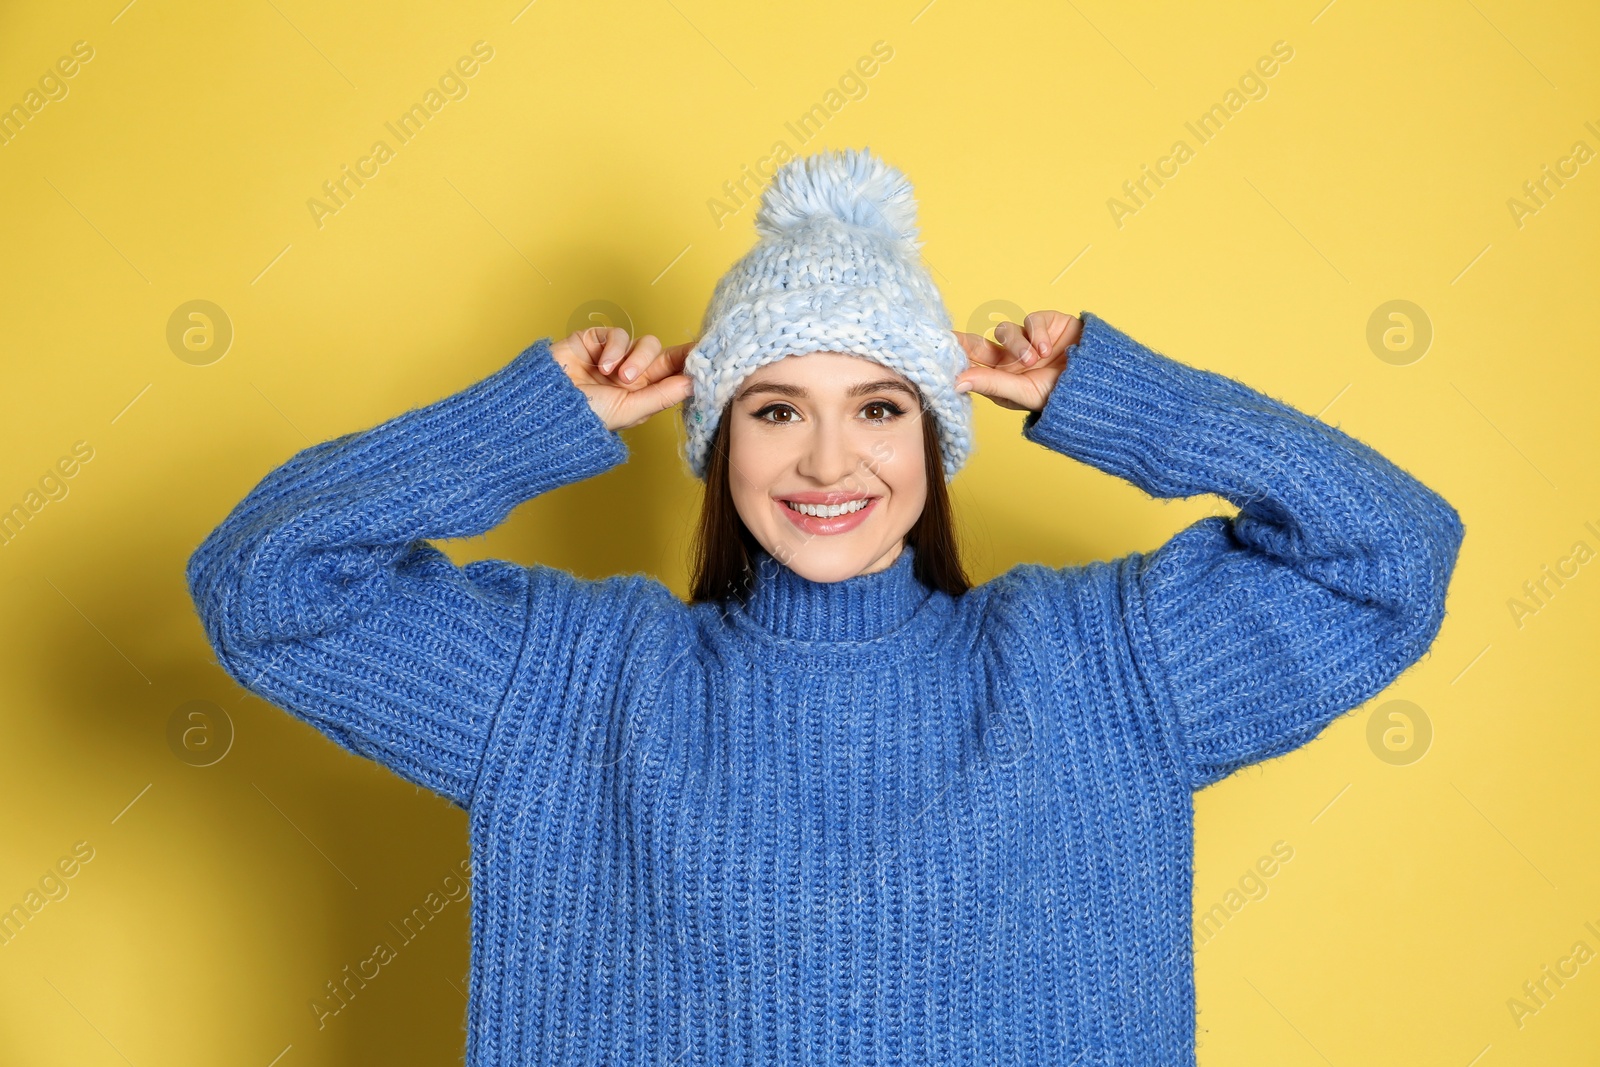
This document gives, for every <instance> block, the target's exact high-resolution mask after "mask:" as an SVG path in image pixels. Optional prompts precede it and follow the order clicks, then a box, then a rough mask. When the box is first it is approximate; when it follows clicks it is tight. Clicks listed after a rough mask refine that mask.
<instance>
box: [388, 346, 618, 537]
mask: <svg viewBox="0 0 1600 1067" xmlns="http://www.w3.org/2000/svg"><path fill="white" fill-rule="evenodd" d="M423 410H424V413H425V418H424V421H423V423H422V425H421V426H419V427H418V428H417V429H418V431H419V433H420V435H421V437H422V438H423V440H425V441H432V442H438V447H440V448H443V449H447V450H449V451H450V453H451V455H449V456H448V457H446V458H448V459H449V460H450V461H451V465H452V466H454V467H455V468H456V469H458V470H459V471H460V472H461V473H463V474H466V473H468V472H471V477H472V480H471V484H472V486H473V488H474V490H475V491H477V492H481V493H482V494H485V495H490V496H498V497H500V498H501V499H502V501H503V502H504V503H506V504H509V505H512V506H514V505H515V504H517V503H520V502H522V501H524V500H528V499H530V498H532V497H534V496H536V495H538V494H539V493H542V492H545V491H547V490H549V489H551V488H554V487H555V486H560V485H565V484H568V483H570V482H576V481H581V480H583V479H585V478H589V477H592V476H594V475H597V474H600V473H602V472H604V471H606V470H609V469H610V468H612V467H614V466H616V465H617V464H619V463H622V462H623V461H625V460H626V459H627V458H628V448H627V445H626V444H625V443H624V442H623V440H622V436H621V434H619V433H618V432H617V431H615V430H612V429H609V428H608V427H607V426H606V425H605V423H604V422H602V421H601V419H600V416H599V415H597V414H596V413H595V411H594V409H593V408H591V407H590V406H589V401H588V398H587V397H586V396H585V395H584V394H583V392H582V391H581V390H580V389H579V388H578V387H577V385H576V384H575V383H574V382H573V381H572V379H571V378H570V377H568V375H567V372H566V371H565V370H564V369H563V368H562V367H561V365H560V364H559V363H557V362H556V361H555V358H554V356H553V355H552V354H551V352H550V339H549V338H547V337H546V338H540V339H539V340H538V341H535V342H534V343H533V344H531V345H529V346H528V347H527V348H525V349H524V350H523V351H522V352H521V353H519V354H518V355H517V356H516V358H514V359H513V360H511V362H509V363H507V364H506V365H505V366H504V367H502V368H500V369H499V370H497V371H495V372H494V373H492V374H490V375H489V376H488V377H486V378H483V379H480V380H479V381H477V382H474V383H473V384H472V385H470V386H468V387H467V388H465V389H463V390H462V391H461V392H459V393H456V394H455V395H453V396H451V397H448V398H446V399H445V400H444V401H443V402H441V403H438V404H435V405H433V406H432V407H430V408H426V409H423Z"/></svg>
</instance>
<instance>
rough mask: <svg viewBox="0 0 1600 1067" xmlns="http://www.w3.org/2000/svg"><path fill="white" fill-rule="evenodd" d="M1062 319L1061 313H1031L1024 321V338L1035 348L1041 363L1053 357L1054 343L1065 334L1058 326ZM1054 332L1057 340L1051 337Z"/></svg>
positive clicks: (1035, 353)
mask: <svg viewBox="0 0 1600 1067" xmlns="http://www.w3.org/2000/svg"><path fill="white" fill-rule="evenodd" d="M1060 317H1061V313H1060V312H1059V311H1031V312H1029V313H1028V315H1027V316H1026V317H1025V318H1024V319H1023V320H1022V333H1023V336H1025V337H1026V338H1027V340H1028V344H1030V345H1032V346H1033V351H1034V355H1035V356H1036V357H1037V358H1038V360H1039V361H1040V362H1043V361H1045V360H1047V359H1049V358H1050V357H1051V355H1052V354H1053V353H1052V352H1051V351H1050V349H1051V348H1052V347H1053V343H1054V341H1055V340H1057V339H1059V337H1060V336H1061V335H1062V334H1063V333H1064V331H1063V330H1061V329H1059V328H1057V325H1056V324H1057V322H1058V320H1059V319H1060ZM1052 332H1054V333H1055V334H1056V335H1057V336H1056V337H1055V338H1052V337H1051V336H1050V335H1051V333H1052Z"/></svg>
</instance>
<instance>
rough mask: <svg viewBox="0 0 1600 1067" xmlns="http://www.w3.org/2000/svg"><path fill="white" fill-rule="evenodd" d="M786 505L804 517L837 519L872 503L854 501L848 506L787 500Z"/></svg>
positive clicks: (868, 501)
mask: <svg viewBox="0 0 1600 1067" xmlns="http://www.w3.org/2000/svg"><path fill="white" fill-rule="evenodd" d="M784 503H785V504H788V505H789V506H790V507H791V508H793V509H794V510H796V511H798V512H800V513H801V514H802V515H810V516H811V517H812V518H816V519H836V518H838V517H839V516H840V515H848V514H850V513H851V512H853V511H860V510H861V509H862V508H864V507H866V506H867V505H868V504H870V503H872V501H870V500H852V501H850V502H849V503H847V504H796V503H795V502H794V501H792V500H786V501H784Z"/></svg>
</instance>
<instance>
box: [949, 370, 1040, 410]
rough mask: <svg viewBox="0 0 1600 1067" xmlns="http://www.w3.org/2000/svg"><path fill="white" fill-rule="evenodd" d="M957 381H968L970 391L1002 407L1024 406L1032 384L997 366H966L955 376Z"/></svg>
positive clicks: (1030, 392) (1031, 391)
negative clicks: (980, 394)
mask: <svg viewBox="0 0 1600 1067" xmlns="http://www.w3.org/2000/svg"><path fill="white" fill-rule="evenodd" d="M956 380H957V383H958V384H959V383H963V382H965V383H969V384H970V385H971V386H972V388H971V390H970V391H971V392H974V393H982V394H983V395H984V396H986V397H988V398H989V399H990V400H993V401H994V402H995V403H996V404H999V405H1000V406H1002V407H1026V406H1027V403H1028V398H1029V397H1030V396H1031V395H1032V393H1033V385H1032V383H1031V382H1029V381H1027V380H1026V379H1024V378H1023V377H1021V376H1020V375H1017V374H1013V373H1012V372H1011V371H1008V370H1005V369H1003V368H998V367H982V366H978V367H968V368H967V369H966V370H964V371H962V372H961V373H960V374H959V375H957V376H956Z"/></svg>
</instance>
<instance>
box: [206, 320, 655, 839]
mask: <svg viewBox="0 0 1600 1067" xmlns="http://www.w3.org/2000/svg"><path fill="white" fill-rule="evenodd" d="M627 454H628V452H627V448H626V446H625V445H624V444H623V442H622V439H621V437H620V436H619V435H618V434H617V433H616V432H615V431H614V430H612V429H610V428H608V426H607V425H606V423H605V422H603V421H602V420H601V418H600V417H598V416H597V415H596V413H595V410H594V409H593V408H592V407H591V405H590V403H589V402H588V401H587V400H586V398H585V396H584V394H583V393H582V392H580V391H579V389H578V388H577V387H576V385H575V383H574V381H573V379H571V378H569V377H568V375H567V373H566V372H565V371H564V370H563V368H562V365H560V364H558V363H557V362H556V360H555V359H553V358H552V354H551V344H550V342H549V339H548V338H546V339H541V340H540V341H538V342H536V343H535V344H533V345H531V346H529V347H528V348H527V349H525V350H524V351H523V352H522V353H521V354H519V355H518V356H517V357H516V358H514V359H513V360H511V362H510V363H508V364H507V365H505V366H504V367H502V368H501V369H499V370H497V371H495V372H494V373H493V374H491V375H489V376H488V377H487V378H484V379H482V380H480V381H478V382H476V383H474V384H473V385H471V386H468V387H467V388H465V389H463V390H462V391H460V392H458V393H456V394H454V395H452V396H449V397H446V398H444V399H442V400H439V401H437V402H435V403H433V404H430V405H428V406H426V407H420V408H416V409H413V410H411V411H408V412H406V413H404V414H402V415H399V416H397V417H395V418H392V419H390V420H388V421H387V422H384V423H382V424H380V425H378V426H375V427H373V428H372V429H369V430H365V431H362V432H359V433H352V434H346V435H345V436H343V437H339V438H336V439H335V440H332V441H327V442H324V443H322V444H319V445H315V446H312V447H310V448H307V449H305V450H303V451H301V452H299V453H297V454H296V455H294V456H293V457H291V458H290V459H289V460H288V461H287V462H285V463H284V464H283V465H282V466H280V467H279V468H277V469H276V470H274V471H273V472H271V473H270V474H268V475H267V476H266V477H265V478H264V479H262V480H261V482H260V483H259V484H258V485H257V486H256V487H255V488H254V489H252V490H251V491H250V493H249V494H248V495H247V496H246V497H245V498H244V499H243V500H242V501H241V502H240V503H239V504H238V505H237V506H236V507H234V509H233V511H232V512H231V513H230V514H229V515H228V516H227V518H225V519H224V520H223V521H222V523H221V524H220V525H219V526H217V528H216V529H215V530H213V531H212V532H211V534H210V535H209V536H208V537H207V538H206V539H205V540H204V542H202V543H201V544H200V546H199V547H198V548H197V549H196V550H195V551H194V553H193V555H192V556H191V557H190V559H189V563H188V567H187V578H188V584H189V590H190V594H191V596H192V597H193V599H194V603H195V607H196V609H197V610H198V612H199V615H200V618H201V620H202V622H203V623H204V626H205V630H206V634H207V637H208V638H209V639H210V642H211V645H212V647H213V649H214V650H215V652H216V655H217V659H218V661H219V662H220V663H221V665H222V666H223V668H224V669H225V670H227V672H228V673H229V674H230V675H232V676H233V677H234V678H235V679H237V680H238V681H239V682H240V683H241V684H243V685H244V686H245V687H247V688H249V689H251V690H253V691H255V692H256V693H259V694H260V695H261V696H263V697H265V698H266V699H268V700H270V701H272V702H273V703H275V704H278V705H279V706H281V707H283V708H285V709H287V710H288V711H290V712H292V713H293V714H295V715H296V716H297V717H299V718H301V719H303V720H304V721H306V722H308V723H310V724H311V725H312V726H315V727H316V728H317V729H319V730H320V731H322V732H323V733H324V734H326V735H328V736H329V737H330V738H332V739H333V740H334V741H336V742H338V743H339V744H340V745H342V746H343V747H345V748H346V749H348V750H350V751H352V752H355V753H357V754H359V755H362V756H366V757H368V758H371V759H374V760H377V761H378V762H380V763H382V764H384V765H385V766H387V767H389V768H390V769H391V770H393V771H394V772H395V773H397V774H399V775H400V776H401V777H403V778H406V779H407V780H409V781H412V782H414V783H416V784H418V785H422V786H425V787H427V788H428V789H431V790H433V791H434V792H437V793H439V794H441V795H443V796H445V797H447V798H448V799H450V800H451V801H453V802H454V803H456V804H458V805H460V806H461V807H467V806H469V804H470V802H471V799H472V795H473V790H474V786H475V783H476V781H477V778H478V774H479V770H480V766H481V763H482V760H483V757H484V750H485V746H486V743H487V739H488V736H489V730H490V727H491V725H492V724H493V721H494V718H495V715H496V713H497V710H498V708H499V705H500V701H501V699H502V697H503V696H504V694H505V692H506V689H507V686H508V684H509V682H510V679H511V677H512V673H513V671H514V669H515V667H516V664H517V659H518V656H519V654H520V653H521V650H522V648H523V647H524V644H525V633H526V631H527V630H528V627H529V618H530V612H529V600H530V595H532V594H533V593H534V592H535V587H537V595H538V597H539V598H540V603H539V605H538V606H539V608H540V611H541V613H542V614H550V615H553V616H568V615H569V614H570V611H569V608H568V606H566V605H562V604H555V603H549V600H550V599H551V598H556V597H561V596H566V597H574V596H576V595H577V594H578V591H579V590H580V588H581V587H582V586H583V583H580V582H578V581H577V580H576V579H572V578H570V577H569V576H565V575H562V574H561V573H559V572H549V569H548V568H535V569H534V570H530V569H528V568H525V567H523V566H520V565H517V564H514V563H510V562H505V561H501V560H484V561H481V562H477V563H470V564H467V565H466V566H464V567H457V566H455V565H454V564H453V563H451V562H450V560H449V559H448V558H447V557H446V556H445V554H444V553H443V552H442V551H440V550H439V549H437V548H435V547H434V546H432V545H430V544H428V543H427V542H426V541H425V540H424V539H425V538H449V537H470V536H474V535H476V534H481V533H484V532H486V531H488V530H490V529H492V528H493V527H495V526H497V525H498V524H499V523H500V522H501V521H503V520H504V519H505V518H506V516H507V515H508V514H509V513H510V512H511V510H512V509H513V508H515V507H516V506H517V505H518V504H519V503H521V502H523V501H525V500H528V499H529V498H531V497H535V496H538V495H539V494H541V493H544V492H546V491H548V490H550V489H553V488H555V487H557V486H560V485H565V484H567V483H570V482H576V481H579V480H582V479H584V478H588V477H591V476H593V475H596V474H599V473H601V472H602V471H605V470H607V469H609V468H611V467H613V466H615V465H616V464H618V463H621V462H622V461H624V460H625V459H626V458H627ZM547 572H548V573H547ZM558 636H559V635H555V634H549V635H546V636H545V637H544V638H543V639H545V640H555V639H557V637H558ZM565 639H572V640H575V637H573V636H572V635H570V634H569V635H566V638H565Z"/></svg>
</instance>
